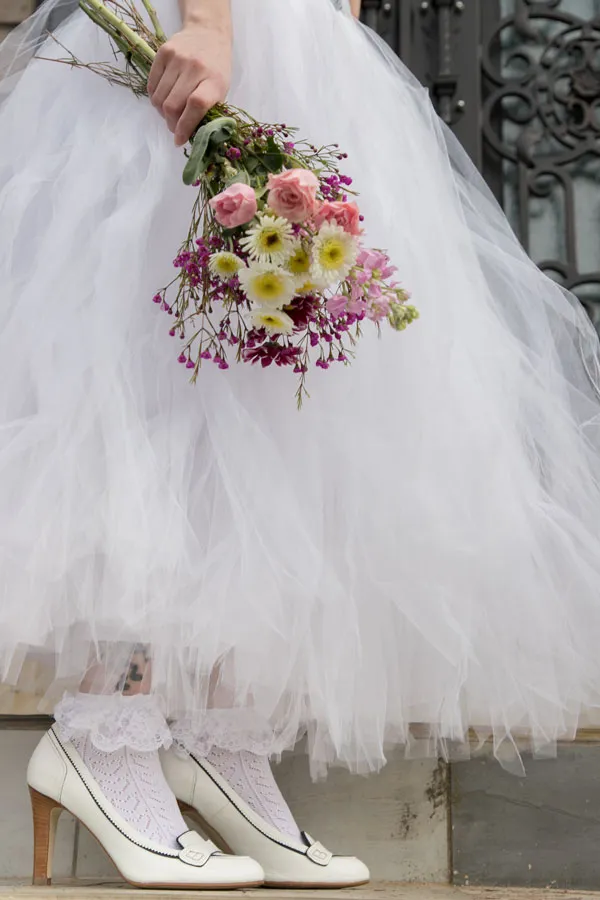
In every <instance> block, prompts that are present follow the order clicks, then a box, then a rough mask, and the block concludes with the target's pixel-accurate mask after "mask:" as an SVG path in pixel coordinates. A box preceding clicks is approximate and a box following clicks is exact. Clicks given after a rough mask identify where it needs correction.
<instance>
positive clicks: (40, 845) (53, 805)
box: [29, 787, 63, 885]
mask: <svg viewBox="0 0 600 900" xmlns="http://www.w3.org/2000/svg"><path fill="white" fill-rule="evenodd" d="M29 793H30V795H31V810H32V812H33V884H35V885H47V884H51V883H52V856H53V853H54V835H55V834H56V825H57V822H58V817H59V816H60V814H61V812H62V811H63V807H62V806H61V805H60V803H57V801H56V800H51V799H50V797H45V796H44V795H43V794H40V793H38V792H37V791H35V790H34V789H33V788H32V787H30V788H29Z"/></svg>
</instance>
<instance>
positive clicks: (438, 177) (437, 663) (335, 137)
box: [0, 0, 600, 888]
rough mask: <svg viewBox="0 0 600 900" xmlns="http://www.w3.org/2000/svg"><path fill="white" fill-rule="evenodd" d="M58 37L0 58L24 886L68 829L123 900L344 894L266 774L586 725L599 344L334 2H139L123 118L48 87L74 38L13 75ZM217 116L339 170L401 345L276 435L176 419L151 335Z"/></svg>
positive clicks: (193, 393)
mask: <svg viewBox="0 0 600 900" xmlns="http://www.w3.org/2000/svg"><path fill="white" fill-rule="evenodd" d="M63 3H64V0H45V3H44V4H43V5H42V7H41V9H40V10H39V11H38V12H37V13H36V14H35V15H34V16H33V17H32V18H31V19H30V20H29V21H28V22H27V23H25V24H24V25H23V26H21V28H19V29H17V31H16V32H14V33H13V34H12V35H11V36H10V37H9V38H8V39H7V40H6V41H5V42H4V44H3V45H2V47H1V48H0V135H1V138H0V238H1V240H0V286H1V287H0V290H1V292H2V299H3V304H2V311H1V313H0V372H1V375H2V378H1V380H0V571H1V573H2V578H1V587H0V590H1V593H2V602H1V606H0V610H1V612H0V625H1V627H0V681H3V682H4V683H6V684H12V685H15V686H19V684H21V683H22V681H23V679H24V678H25V675H26V672H27V671H28V667H30V666H31V665H32V664H35V665H36V666H37V667H38V671H40V672H42V673H43V674H44V676H45V679H46V684H47V691H46V694H45V697H44V699H43V708H44V709H46V710H53V712H54V716H55V720H56V723H55V725H54V726H53V728H52V729H51V730H50V731H49V732H48V734H47V735H45V736H44V738H43V739H42V741H41V743H40V744H39V746H38V748H37V749H36V751H35V753H34V755H33V758H32V760H31V763H30V766H29V772H28V781H29V786H30V790H31V796H32V804H33V816H34V829H35V862H34V879H35V881H36V883H47V882H49V880H50V878H51V863H52V859H51V848H52V836H53V832H54V828H55V825H56V819H57V816H58V815H59V813H60V812H61V810H62V809H67V810H69V811H70V812H71V813H72V814H73V815H75V816H76V817H77V818H78V819H80V820H81V821H82V822H83V823H84V824H85V825H86V826H87V827H88V828H89V829H90V830H91V831H92V832H93V833H94V834H95V836H96V837H97V839H98V840H99V841H100V843H101V844H102V845H103V846H104V848H105V849H106V851H107V852H108V853H109V855H110V856H111V857H112V859H113V861H114V862H115V864H116V866H117V868H118V869H119V870H120V872H121V873H122V875H123V876H124V878H126V879H127V880H128V881H130V882H131V883H133V884H137V885H141V886H144V887H150V886H163V887H165V886H166V887H173V888H177V887H181V888H184V887H185V888H210V887H213V888H214V887H226V886H240V887H241V886H247V885H253V884H258V883H261V882H266V883H267V884H269V885H279V886H282V885H289V886H304V887H311V886H314V887H316V886H319V887H323V886H326V887H339V886H345V885H353V884H360V883H363V882H365V881H366V880H368V877H369V874H368V870H367V868H366V867H365V866H364V864H363V863H362V862H360V861H359V860H357V859H355V858H353V857H344V856H337V855H333V854H332V853H331V852H330V851H329V850H327V849H326V848H324V847H323V846H322V845H321V844H319V843H318V842H317V841H315V840H314V839H313V838H312V837H311V836H309V835H307V834H305V833H304V832H302V831H301V830H300V827H299V826H298V825H297V824H296V822H295V821H294V818H293V816H292V814H291V812H290V810H289V808H288V806H287V805H286V803H285V801H284V799H283V797H282V796H281V794H280V792H279V790H278V788H277V786H276V784H275V782H274V779H273V776H272V774H271V769H270V767H269V759H270V758H271V757H273V756H277V755H279V754H281V753H282V752H283V751H284V750H286V749H288V748H291V747H293V746H294V745H295V743H296V742H297V741H298V740H299V739H300V738H301V737H305V739H306V747H307V752H308V756H309V759H310V765H311V768H312V771H313V774H315V775H319V774H322V773H324V772H325V771H326V769H327V768H328V767H329V766H331V765H335V764H338V765H339V764H341V765H345V766H347V767H349V768H350V769H352V770H353V771H355V772H359V773H369V772H372V771H376V770H377V769H379V768H380V767H381V766H383V765H384V764H385V761H386V752H387V750H388V748H389V747H391V746H394V745H402V746H404V747H405V749H406V753H407V754H410V753H411V751H412V750H413V748H414V745H415V741H416V740H417V739H418V740H419V741H420V742H421V744H422V743H423V741H425V743H426V747H427V749H428V750H429V752H430V753H432V754H433V753H442V754H444V755H446V756H449V755H450V754H451V753H452V752H454V750H455V749H458V750H460V751H464V750H468V746H469V741H470V740H472V738H473V736H474V735H475V736H477V737H478V738H479V739H484V738H487V737H491V738H492V739H493V741H494V749H495V753H496V755H497V757H498V758H499V759H500V761H501V762H502V764H503V765H505V766H507V767H509V768H511V769H514V770H517V771H519V770H520V767H521V757H520V750H521V748H522V747H528V748H530V749H531V750H533V751H534V752H541V751H547V750H548V748H549V747H550V748H552V746H553V745H555V743H556V741H557V740H558V739H559V738H565V737H572V736H574V734H575V731H576V729H577V725H578V722H579V720H580V717H581V715H582V713H583V712H584V711H585V710H588V709H590V708H592V707H595V706H598V705H599V703H600V655H599V654H598V651H597V643H598V640H597V639H598V635H599V634H600V544H599V542H598V522H599V521H600V485H599V477H600V455H599V449H600V434H599V431H598V425H599V413H600V399H599V396H600V395H599V393H598V387H597V385H598V380H599V379H598V372H599V371H600V367H599V366H598V362H599V360H600V356H599V347H598V339H597V337H596V334H595V332H594V330H593V328H592V326H591V324H590V323H589V321H588V319H587V318H586V316H585V314H584V312H583V310H582V308H581V307H580V305H579V304H578V302H577V300H576V299H575V298H574V297H573V296H571V295H570V294H568V293H567V292H565V291H564V290H562V288H561V287H560V286H558V285H557V284H555V283H553V282H552V281H550V280H549V279H548V278H546V277H545V276H544V275H543V274H541V273H540V272H539V270H538V269H537V268H536V266H535V265H534V264H533V263H532V262H531V261H530V260H529V259H528V258H527V256H526V255H525V253H524V252H523V250H522V249H521V247H520V246H519V244H518V242H517V240H516V238H515V237H514V235H513V234H512V232H511V230H510V228H509V226H508V223H507V221H506V219H505V217H504V215H503V213H502V212H501V210H500V209H499V207H498V206H497V205H496V203H495V201H494V199H493V198H492V196H491V195H490V193H489V192H488V190H487V188H486V187H485V185H484V184H483V183H482V181H481V179H480V178H479V176H478V175H477V173H476V172H475V170H474V168H473V166H472V164H471V163H470V161H469V160H468V159H467V157H466V155H465V154H464V152H463V151H462V149H461V148H460V147H459V146H458V144H457V143H456V142H455V140H454V139H453V137H452V135H451V134H450V133H449V132H448V131H447V130H446V129H445V128H444V126H443V125H442V124H441V122H440V121H439V120H438V118H437V117H436V116H435V114H434V112H433V109H432V107H431V104H430V101H429V98H428V95H427V93H426V91H425V90H424V88H422V87H421V86H420V85H419V84H418V83H417V82H416V81H415V80H414V78H413V77H412V76H411V75H410V73H409V72H408V71H407V70H406V69H405V68H404V67H403V66H402V64H401V63H400V62H399V61H398V60H397V59H396V58H395V57H394V56H393V54H392V53H391V51H389V50H388V49H387V48H386V47H385V46H384V45H383V44H382V43H381V42H380V41H379V40H378V39H377V38H376V37H375V36H374V35H373V34H372V33H371V32H369V31H368V30H367V29H365V28H364V27H363V26H361V25H360V24H359V23H358V22H357V21H356V19H355V18H353V17H352V15H351V10H350V7H349V4H348V2H347V0H336V2H333V3H332V0H231V3H230V4H229V3H228V2H226V0H182V2H181V9H180V10H178V8H177V6H176V4H175V0H159V2H158V4H157V8H158V13H159V16H160V18H161V20H162V23H163V25H164V26H165V28H166V29H167V31H168V33H169V34H170V35H172V37H171V38H170V39H169V40H168V42H167V43H166V44H165V45H164V47H163V48H162V49H161V50H160V52H159V54H158V56H157V58H156V61H155V63H154V67H153V70H152V73H151V76H150V84H149V90H150V96H151V103H149V102H148V101H147V100H146V99H139V98H137V97H135V96H134V95H133V94H130V93H129V92H127V91H124V90H122V89H121V88H118V87H115V86H111V85H109V84H108V83H106V82H105V81H103V80H102V79H99V78H97V76H95V75H94V74H93V73H91V72H89V71H84V70H80V69H78V70H76V71H72V70H71V69H70V68H69V67H68V66H66V65H64V64H63V65H59V64H58V63H55V62H53V61H52V58H54V59H61V58H63V57H64V56H65V49H64V48H67V49H68V51H69V52H72V53H73V54H74V55H76V56H77V57H78V58H79V59H80V60H83V61H85V62H90V63H91V62H97V61H109V60H110V59H111V56H110V55H109V54H110V53H111V48H110V46H109V44H108V41H107V39H106V38H105V36H104V35H103V34H102V33H101V32H100V30H99V29H97V28H96V27H95V26H94V25H93V23H91V22H90V20H89V19H88V18H87V17H86V16H85V15H84V14H83V13H82V12H80V11H76V12H74V13H72V14H70V15H68V16H67V17H66V18H64V20H63V21H62V23H61V24H60V25H59V26H58V27H57V28H56V31H55V35H56V38H57V39H58V41H60V44H58V43H56V41H53V40H46V42H45V43H43V45H42V39H43V36H44V32H45V30H46V28H47V26H48V23H49V22H53V21H55V20H56V16H57V14H60V13H61V7H62V5H63ZM352 12H354V14H355V15H356V14H357V13H358V4H357V3H356V2H354V3H353V5H352ZM58 18H60V16H58ZM61 45H62V46H61ZM34 57H37V58H34ZM225 97H229V98H230V100H231V102H232V103H234V104H235V105H237V106H240V107H242V108H245V109H248V110H249V111H250V112H251V113H252V115H253V116H255V117H256V118H258V119H259V120H263V121H265V122H283V121H285V122H287V123H289V124H292V125H295V126H298V127H299V129H300V133H301V134H302V136H305V137H307V138H308V139H310V140H311V141H315V142H322V143H324V144H325V143H329V142H339V144H340V145H341V146H342V148H343V150H345V151H346V152H347V153H348V159H347V170H346V171H347V174H348V175H351V176H352V177H353V178H354V180H355V184H356V186H357V188H358V190H359V191H360V194H361V196H360V205H361V210H362V212H363V213H364V215H365V225H366V231H367V236H368V240H369V243H370V245H371V246H379V247H385V248H387V250H388V251H389V252H390V254H391V256H392V259H393V260H394V262H395V264H396V265H397V266H398V267H399V269H400V274H401V277H402V280H403V283H404V284H405V285H406V286H407V287H408V288H410V290H411V291H412V294H413V297H414V301H415V304H416V305H417V306H418V307H419V309H420V312H421V319H420V320H419V322H418V323H416V324H415V325H414V326H413V327H412V328H411V329H409V330H408V331H407V332H406V333H404V334H402V335H401V336H398V335H397V334H394V333H393V332H392V331H391V329H390V333H389V334H388V333H385V334H382V336H381V338H379V337H377V335H376V334H375V333H374V334H365V336H364V337H363V339H362V340H361V342H360V345H359V346H358V348H357V356H356V359H355V360H354V361H353V363H352V365H351V366H348V367H342V366H340V367H339V368H338V370H337V371H333V370H332V371H329V372H322V371H320V370H319V369H315V370H314V371H313V372H311V373H310V380H309V391H310V393H311V398H310V400H307V401H306V403H305V405H304V408H303V410H302V411H301V412H300V413H298V412H297V411H296V409H295V406H294V402H293V393H294V382H293V376H292V375H291V374H289V373H287V372H285V371H277V372H272V371H271V370H268V369H267V370H265V371H262V370H259V369H254V368H250V367H248V366H243V367H242V366H239V367H236V366H232V367H231V368H230V369H229V370H228V371H227V372H222V371H219V370H218V369H217V368H216V367H213V368H210V369H209V368H207V369H205V370H204V369H203V370H202V372H201V376H200V378H199V381H198V384H197V385H196V386H192V385H190V384H188V382H187V380H186V377H185V374H184V373H182V371H181V368H180V367H179V366H178V365H177V363H176V357H177V352H175V353H174V344H173V339H172V338H171V337H169V335H168V332H167V331H166V330H165V325H164V317H163V316H160V315H158V314H157V312H156V308H155V307H154V305H153V304H152V303H151V298H152V296H153V295H154V293H155V292H156V290H157V288H159V287H160V286H162V285H163V284H164V283H165V282H167V281H168V280H170V277H169V272H170V271H172V268H171V267H172V259H173V256H174V255H175V252H176V250H177V247H178V244H179V241H180V239H181V236H182V235H184V234H185V233H186V231H187V224H188V217H189V212H190V208H191V205H192V202H193V194H191V193H190V191H189V189H188V188H186V187H185V186H184V185H183V184H182V183H181V171H182V165H183V151H182V148H183V147H184V145H185V144H186V142H187V141H188V140H189V138H190V135H191V134H192V133H193V131H194V129H195V128H196V126H197V125H198V123H199V122H200V121H201V119H202V118H203V116H204V114H205V113H206V111H207V110H208V109H209V108H211V107H212V106H213V105H214V104H215V103H218V102H219V101H222V100H224V99H225ZM175 349H176V348H175ZM415 726H418V728H415ZM181 811H183V812H185V813H186V814H189V816H190V817H191V818H192V820H194V821H196V822H197V823H198V825H199V826H200V828H201V830H202V831H203V832H204V834H205V835H206V838H204V837H201V836H200V834H199V833H197V832H195V831H191V830H189V828H188V825H187V824H186V823H185V822H184V820H183V818H182V814H181ZM223 851H225V852H223Z"/></svg>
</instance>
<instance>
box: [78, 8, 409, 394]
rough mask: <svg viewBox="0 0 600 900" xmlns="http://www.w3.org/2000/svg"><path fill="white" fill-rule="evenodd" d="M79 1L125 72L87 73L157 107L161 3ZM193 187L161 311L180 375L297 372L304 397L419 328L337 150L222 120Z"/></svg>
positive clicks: (196, 156)
mask: <svg viewBox="0 0 600 900" xmlns="http://www.w3.org/2000/svg"><path fill="white" fill-rule="evenodd" d="M142 2H143V10H141V9H138V8H137V7H136V6H135V4H134V3H133V0H107V2H106V3H102V2H100V0H80V6H81V8H82V9H83V10H84V11H85V12H86V13H87V15H88V16H89V17H90V18H91V19H92V20H93V21H94V22H95V23H96V24H97V25H98V26H99V27H101V28H102V29H103V30H104V31H105V32H106V33H107V34H108V35H109V37H110V38H111V40H112V42H113V44H114V46H115V48H116V50H117V52H118V53H119V54H121V55H122V56H123V57H124V58H125V60H126V65H125V66H124V67H122V68H120V67H117V66H115V65H110V64H108V63H106V64H87V63H85V62H84V61H80V60H77V59H75V58H73V57H71V58H70V59H68V60H64V61H66V62H69V63H70V64H71V65H74V66H85V67H86V68H89V69H91V70H92V71H95V72H97V73H98V74H100V75H102V76H103V77H105V78H107V79H108V80H109V81H111V82H112V83H116V84H121V85H124V86H126V87H129V88H130V89H132V90H134V91H135V92H136V93H137V94H140V95H145V94H147V92H148V91H147V83H148V76H149V73H150V69H151V67H152V62H153V60H154V56H155V54H156V52H157V50H158V48H159V47H160V45H161V44H162V43H164V42H165V40H166V37H165V34H164V32H163V30H162V28H161V26H160V23H159V21H158V18H157V16H156V12H155V11H154V9H153V7H152V6H151V5H150V2H149V0H142ZM187 156H188V159H187V164H186V166H185V169H184V173H183V179H184V181H185V183H186V184H188V185H190V186H193V187H195V188H196V189H197V194H196V198H195V202H194V204H193V209H192V217H191V223H190V228H189V231H188V234H187V236H186V238H185V240H184V241H183V244H182V245H181V247H180V250H179V253H178V254H177V256H176V258H175V260H174V265H175V268H176V270H177V274H176V275H175V277H174V279H173V280H172V282H171V283H170V284H169V285H167V286H166V287H164V288H163V289H161V290H159V291H157V293H156V294H155V296H154V298H153V299H154V302H155V303H156V304H157V305H159V307H160V308H161V309H162V310H164V311H165V312H166V313H167V314H168V315H169V316H170V317H172V318H171V320H170V331H169V333H170V334H171V335H172V336H173V337H175V338H178V339H179V344H180V346H179V349H178V353H177V356H178V360H179V363H180V364H181V365H183V366H185V367H186V368H187V369H189V370H190V373H191V377H192V380H196V378H197V376H198V373H199V371H200V369H201V367H202V365H203V363H212V364H215V365H217V366H218V367H219V368H220V369H228V368H229V365H230V362H231V361H232V360H233V359H235V361H236V362H238V363H250V364H256V363H259V364H260V365H261V366H263V367H268V366H272V365H273V364H274V365H275V366H280V367H281V366H290V367H292V369H293V371H294V372H295V373H296V374H297V375H298V389H297V392H296V397H297V402H298V405H299V406H300V405H301V404H302V400H303V398H304V397H305V395H306V393H307V390H306V377H307V373H308V371H309V368H310V367H311V365H316V366H318V367H320V368H321V369H328V368H329V367H330V366H331V365H332V364H333V363H344V364H347V363H348V362H349V359H350V357H351V356H352V355H353V348H354V347H355V345H356V343H357V341H358V339H359V338H360V336H361V325H362V323H363V322H364V321H365V320H369V321H370V322H372V323H373V324H374V325H375V326H377V327H379V326H380V324H381V323H382V322H383V321H384V320H386V321H387V322H388V323H389V324H390V325H391V326H392V328H394V329H396V330H397V331H402V330H403V329H404V328H406V327H407V325H409V324H410V323H411V322H413V321H414V320H415V319H416V318H418V312H417V310H416V309H415V307H414V306H411V305H409V304H408V299H409V294H408V293H407V291H405V290H404V288H402V287H401V286H400V285H399V284H397V283H396V282H395V280H394V276H395V273H396V268H395V267H394V266H393V265H392V264H391V262H390V259H389V258H388V256H387V254H386V253H385V252H384V251H382V250H373V249H368V248H366V247H364V246H363V243H362V233H363V226H362V222H363V217H362V215H361V214H360V211H359V208H358V206H357V204H356V202H355V201H354V200H353V199H351V197H352V196H353V192H352V187H351V186H352V179H351V178H349V177H347V176H346V175H344V174H341V172H340V170H339V165H340V163H341V162H342V161H343V160H344V159H345V158H346V154H344V153H343V152H341V151H340V149H339V147H338V146H337V145H332V146H325V147H320V148H317V147H315V146H313V145H312V144H310V143H309V142H307V141H305V140H298V139H297V138H296V129H294V128H291V127H289V126H288V125H285V124H277V125H265V124H261V123H259V122H257V121H255V120H254V119H253V118H252V117H251V116H250V115H248V113H246V112H244V111H242V110H239V109H235V108H233V107H231V106H226V105H220V106H218V107H215V108H214V109H212V110H211V111H210V112H209V113H208V115H207V116H206V117H205V119H204V120H203V122H202V123H201V125H200V127H199V128H198V130H197V131H196V133H195V135H194V136H193V138H192V141H191V143H190V147H189V150H188V151H187Z"/></svg>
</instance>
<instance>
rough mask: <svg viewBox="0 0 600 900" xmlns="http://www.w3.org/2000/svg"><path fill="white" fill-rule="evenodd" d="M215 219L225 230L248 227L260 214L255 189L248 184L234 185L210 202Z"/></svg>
mask: <svg viewBox="0 0 600 900" xmlns="http://www.w3.org/2000/svg"><path fill="white" fill-rule="evenodd" d="M208 205H209V206H210V208H211V209H212V210H214V213H215V218H216V220H217V222H218V223H219V225H222V226H223V228H237V227H238V225H246V223H247V222H249V221H250V220H251V219H253V218H254V216H255V215H256V213H257V212H258V205H257V203H256V194H255V193H254V188H251V187H250V186H249V185H248V184H232V185H231V187H228V188H227V189H226V190H224V191H222V192H221V193H220V194H217V196H216V197H213V199H212V200H210V201H209V204H208Z"/></svg>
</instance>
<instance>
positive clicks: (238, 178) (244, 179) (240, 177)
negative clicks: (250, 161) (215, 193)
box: [225, 169, 250, 188]
mask: <svg viewBox="0 0 600 900" xmlns="http://www.w3.org/2000/svg"><path fill="white" fill-rule="evenodd" d="M232 184H250V179H249V178H248V173H247V172H245V171H244V170H243V169H241V170H240V171H239V172H238V173H237V175H235V176H234V177H233V178H230V179H229V180H228V181H227V182H226V184H225V187H226V188H228V187H231V185H232Z"/></svg>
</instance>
